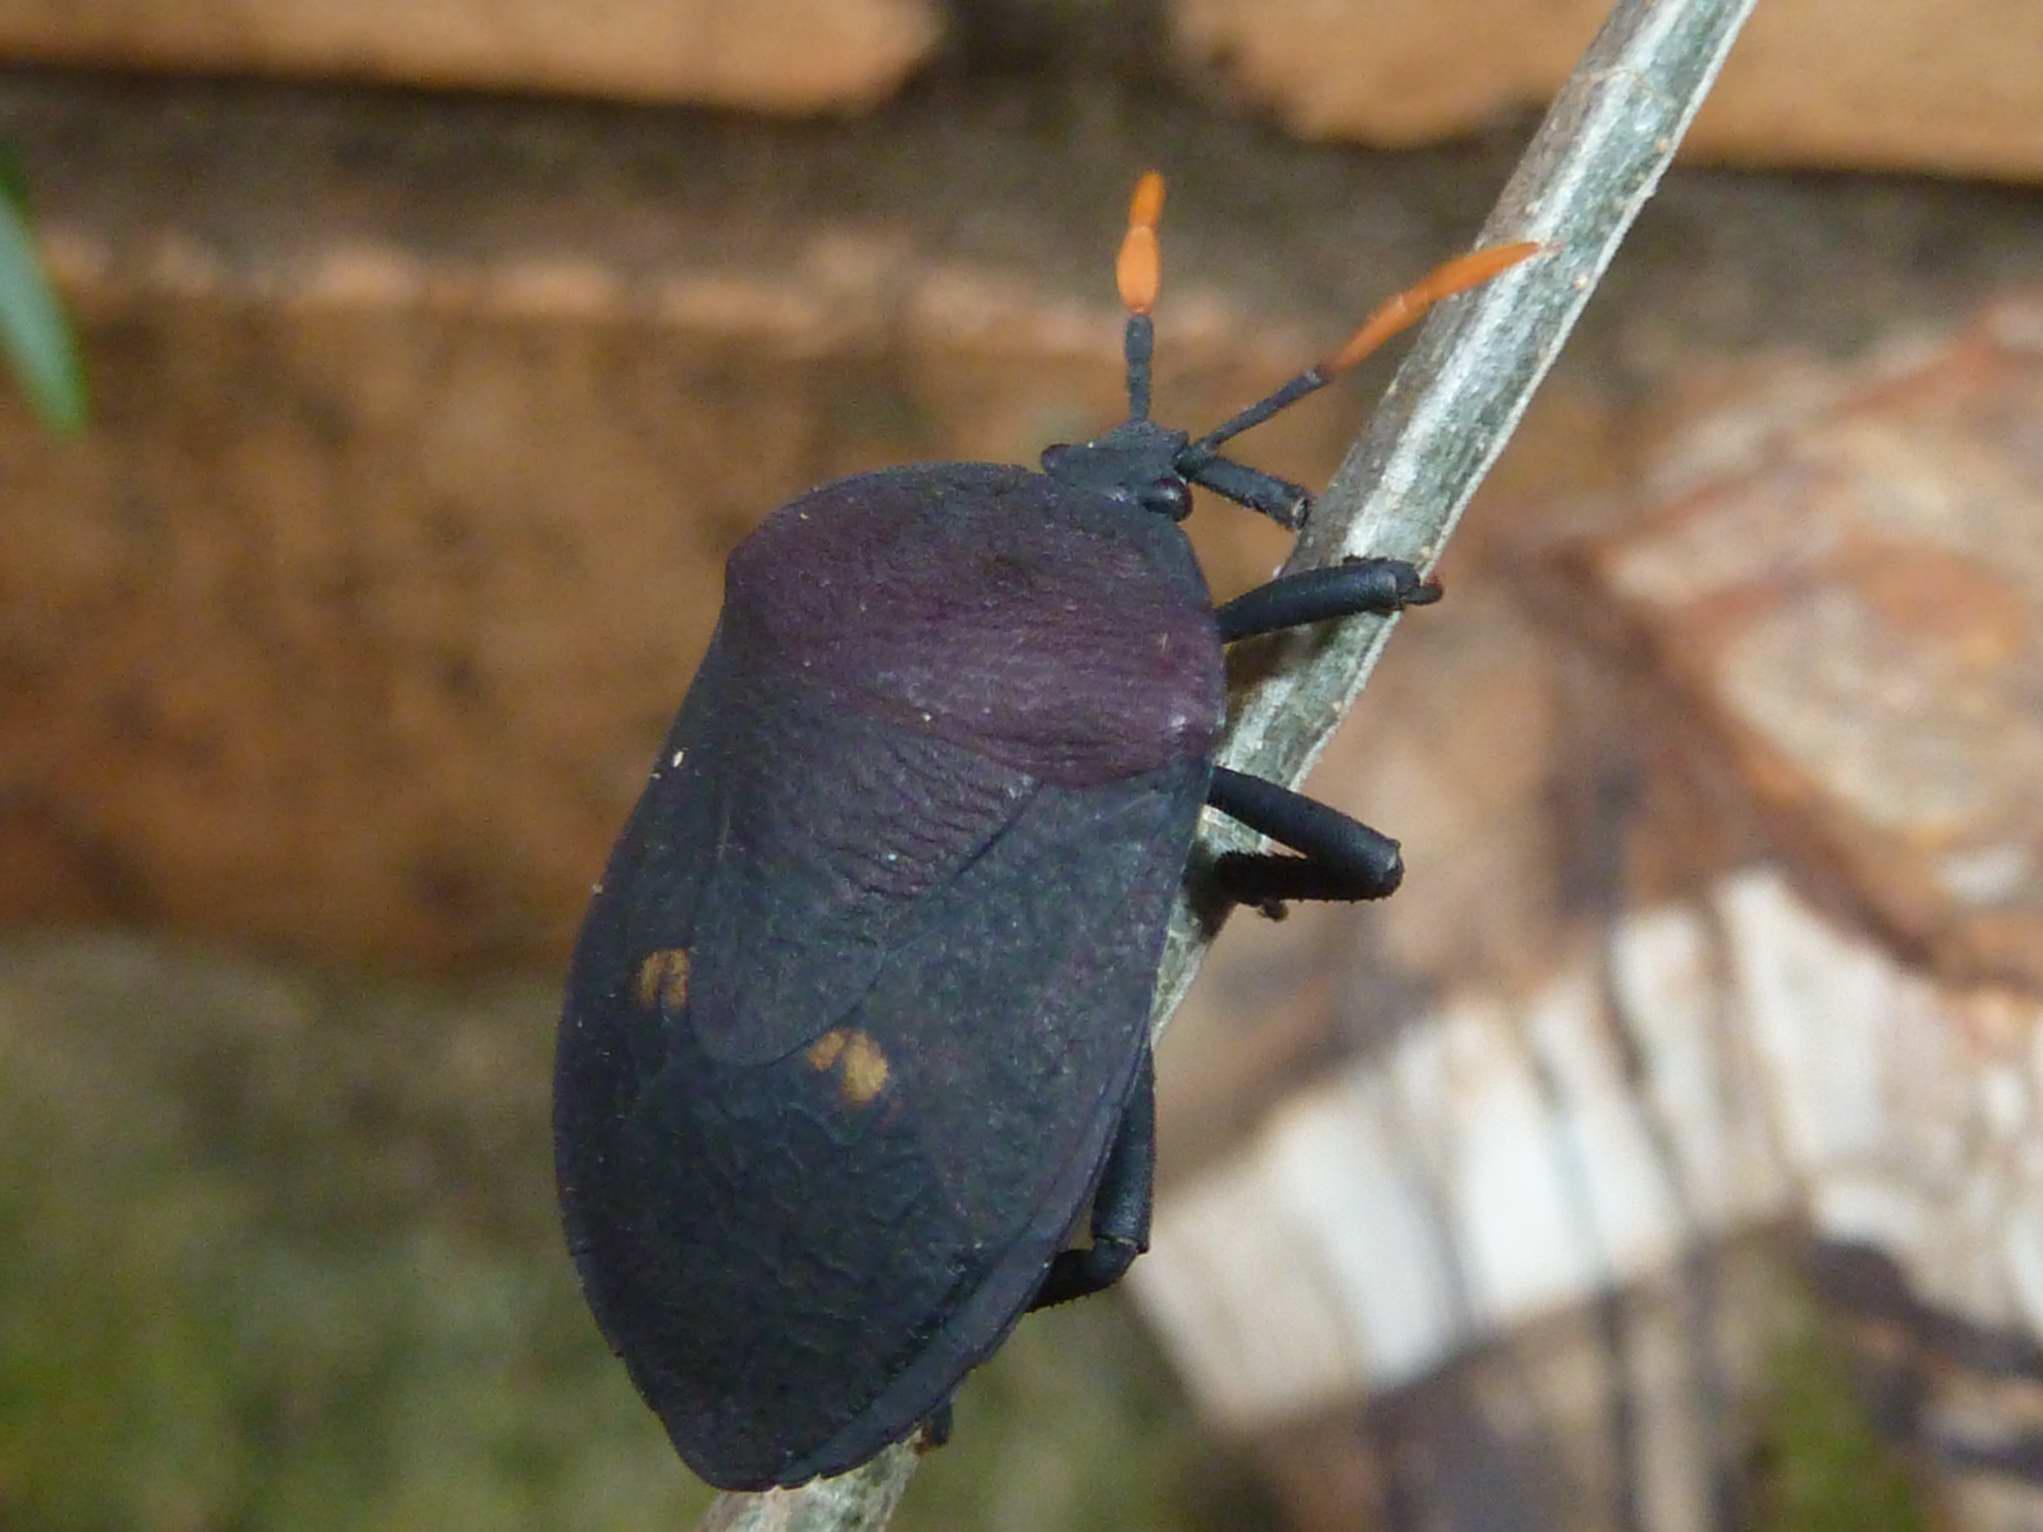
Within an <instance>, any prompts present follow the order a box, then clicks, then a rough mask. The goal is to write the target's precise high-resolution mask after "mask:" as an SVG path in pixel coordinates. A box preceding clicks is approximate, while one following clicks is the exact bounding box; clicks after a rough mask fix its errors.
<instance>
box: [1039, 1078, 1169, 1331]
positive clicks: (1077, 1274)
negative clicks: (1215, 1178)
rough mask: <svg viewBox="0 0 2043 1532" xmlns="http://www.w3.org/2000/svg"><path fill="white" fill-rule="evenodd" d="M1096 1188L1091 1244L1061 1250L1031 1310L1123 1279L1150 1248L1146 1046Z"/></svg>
mask: <svg viewBox="0 0 2043 1532" xmlns="http://www.w3.org/2000/svg"><path fill="white" fill-rule="evenodd" d="M1138 1067H1139V1070H1140V1073H1139V1074H1138V1075H1137V1076H1136V1079H1135V1091H1134V1094H1133V1095H1131V1096H1129V1098H1128V1107H1127V1110H1126V1111H1124V1112H1123V1113H1122V1114H1121V1125H1120V1126H1119V1127H1118V1128H1116V1129H1115V1130H1114V1146H1113V1148H1111V1149H1109V1150H1108V1151H1107V1163H1106V1168H1105V1169H1104V1170H1102V1171H1101V1172H1100V1184H1099V1189H1098V1190H1097V1191H1095V1192H1094V1193H1093V1194H1092V1243H1091V1244H1090V1245H1088V1246H1087V1247H1086V1248H1085V1249H1083V1250H1064V1251H1060V1252H1059V1253H1058V1255H1057V1258H1056V1259H1055V1260H1054V1261H1052V1262H1051V1263H1050V1274H1049V1275H1048V1276H1047V1277H1045V1278H1044V1279H1043V1285H1042V1287H1041V1288H1040V1289H1038V1290H1037V1293H1036V1297H1035V1301H1034V1302H1033V1303H1031V1304H1030V1305H1029V1307H1030V1308H1031V1309H1047V1308H1048V1307H1050V1305H1051V1304H1053V1303H1065V1302H1068V1301H1069V1300H1071V1299H1073V1298H1083V1297H1084V1296H1085V1295H1086V1294H1088V1293H1096V1292H1099V1291H1100V1290H1101V1289H1103V1288H1108V1287H1112V1286H1113V1285H1114V1284H1115V1283H1116V1282H1118V1281H1120V1280H1121V1277H1122V1276H1123V1274H1125V1273H1126V1271H1127V1270H1128V1268H1129V1267H1130V1266H1132V1265H1134V1264H1135V1257H1136V1256H1138V1255H1140V1254H1141V1253H1142V1252H1143V1251H1145V1250H1147V1249H1148V1248H1149V1210H1150V1204H1151V1203H1152V1201H1153V1200H1154V1198H1155V1193H1156V1063H1155V1060H1154V1059H1153V1058H1152V1057H1151V1056H1150V1052H1149V1047H1148V1045H1147V1044H1144V1045H1143V1048H1142V1063H1141V1064H1140V1066H1138Z"/></svg>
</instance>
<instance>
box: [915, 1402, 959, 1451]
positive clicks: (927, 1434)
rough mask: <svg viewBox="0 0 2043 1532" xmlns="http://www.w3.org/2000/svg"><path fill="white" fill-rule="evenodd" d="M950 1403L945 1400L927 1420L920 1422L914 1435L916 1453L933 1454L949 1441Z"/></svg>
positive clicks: (932, 1411) (931, 1412)
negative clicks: (918, 1428)
mask: <svg viewBox="0 0 2043 1532" xmlns="http://www.w3.org/2000/svg"><path fill="white" fill-rule="evenodd" d="M951 1419H952V1411H951V1401H950V1400H948V1399H946V1400H944V1402H943V1403H942V1404H940V1405H938V1406H937V1407H936V1408H935V1409H933V1410H931V1411H930V1412H929V1418H928V1419H926V1420H924V1421H923V1422H922V1428H921V1429H920V1430H919V1431H917V1432H916V1433H915V1450H916V1451H917V1452H919V1453H920V1452H934V1451H936V1449H937V1448H939V1447H941V1446H943V1445H945V1444H946V1443H947V1442H949V1441H950V1439H951Z"/></svg>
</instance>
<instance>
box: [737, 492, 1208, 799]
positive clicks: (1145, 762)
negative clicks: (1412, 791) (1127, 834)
mask: <svg viewBox="0 0 2043 1532" xmlns="http://www.w3.org/2000/svg"><path fill="white" fill-rule="evenodd" d="M724 623H725V626H726V629H727V631H728V632H729V633H730V635H731V638H732V640H733V642H734V645H735V646H736V647H737V648H738V650H740V651H741V652H742V653H744V655H745V656H746V659H747V661H748V668H752V669H754V673H755V676H757V677H758V679H759V681H760V682H761V684H768V685H770V684H772V680H773V677H774V676H775V675H776V674H778V675H781V676H785V677H788V678H790V679H792V678H795V677H799V678H800V679H802V680H805V681H808V682H811V683H815V684H820V685H823V686H826V687H829V688H830V689H832V690H833V691H835V692H837V693H839V694H840V695H841V696H843V697H844V698H845V702H846V705H847V706H848V707H851V708H854V709H856V710H858V711H861V712H867V713H871V714H874V715H877V716H881V717H885V718H887V719H888V720H889V721H890V722H893V723H897V724H899V725H902V726H905V727H908V728H911V729H928V730H930V731H932V732H934V733H936V734H938V735H941V736H943V737H946V738H949V739H952V740H954V741H956V742H958V743H961V744H965V745H968V746H969V747H970V748H972V749H975V750H978V751H980V752H982V753H983V754H985V755H987V756H989V757H991V758H992V759H994V760H997V761H1000V762H1002V763H1003V764H1006V765H1010V766H1013V767H1015V768H1017V769H1020V770H1023V771H1026V772H1028V773H1029V774H1030V775H1031V776H1035V777H1038V778H1041V779H1042V780H1045V781H1051V782H1060V783H1064V784H1067V785H1072V786H1080V785H1085V784H1089V783H1096V782H1104V781H1112V780H1116V779H1118V778H1123V777H1128V776H1133V775H1135V774H1137V773H1139V772H1143V771H1149V770H1154V769H1156V768H1158V767H1161V766H1166V765H1169V764H1171V763H1172V762H1174V761H1178V760H1183V759H1186V758H1188V757H1196V756H1202V755H1205V754H1207V753H1208V752H1209V751H1210V750H1211V748H1212V745H1213V742H1214V740H1215V738H1216V737H1217V735H1218V732H1219V726H1220V721H1221V716H1222V709H1223V706H1224V685H1225V681H1224V667H1223V664H1222V660H1221V649H1220V641H1219V636H1218V631H1217V629H1216V628H1215V627H1214V623H1213V618H1212V609H1211V599H1210V597H1209V596H1208V594H1207V590H1206V584H1205V581H1204V579H1203V578H1202V577H1201V575H1200V573H1199V570H1198V565H1197V562H1196V561H1195V560H1194V559H1193V557H1192V552H1191V547H1190V545H1189V544H1188V543H1186V541H1185V539H1184V535H1183V533H1181V532H1180V531H1179V530H1178V529H1177V527H1176V526H1175V525H1173V524H1172V523H1171V522H1169V521H1168V520H1166V519H1164V518H1162V517H1159V516H1156V515H1154V514H1151V513H1149V512H1144V511H1139V510H1133V509H1129V508H1126V507H1121V506H1117V505H1115V504H1113V503H1111V502H1108V501H1106V500H1104V499H1102V498H1100V497H1098V496H1095V495H1091V494H1089V493H1086V492H1084V491H1080V490H1075V489H1073V488H1071V487H1070V486H1067V485H1062V484H1058V483H1057V482H1055V481H1053V480H1051V479H1048V478H1045V477H1044V476H1043V475H1041V474H1036V473H1030V472H1028V471H1027V470H1025V469H1020V468H1012V467H1005V466H998V465H993V464H977V463H948V464H940V465H929V466H924V467H919V468H903V469H892V470H889V471H887V472H884V473H875V474H865V475H861V476H860V477H857V478H852V479H845V480H842V481H840V482H838V483H835V484H830V485H826V486H824V487H823V488H822V489H819V490H816V491H814V492H813V493H811V494H808V495H805V496H803V497H802V498H801V499H799V500H796V501H794V502H792V503H791V504H789V505H787V506H784V507H783V508H782V509H780V510H779V511H777V512H775V513H774V514H773V516H772V517H770V518H769V519H768V520H767V521H766V523H765V524H764V525H763V526H761V527H760V529H759V530H758V531H757V532H755V533H754V534H753V535H752V536H751V537H750V538H748V539H747V540H746V541H745V542H744V543H743V544H742V545H741V546H740V547H739V548H738V550H737V551H736V552H735V553H734V554H733V555H732V556H731V561H730V569H729V575H728V579H727V583H726V590H725V605H724Z"/></svg>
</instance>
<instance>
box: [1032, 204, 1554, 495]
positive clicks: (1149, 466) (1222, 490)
mask: <svg viewBox="0 0 2043 1532" xmlns="http://www.w3.org/2000/svg"><path fill="white" fill-rule="evenodd" d="M1162 216H1163V177H1162V176H1161V175H1159V174H1158V173H1157V172H1155V171H1154V170H1151V171H1146V172H1144V174H1143V175H1142V177H1141V179H1140V180H1138V181H1137V182H1136V183H1135V195H1134V196H1133V197H1132V198H1131V199H1130V201H1129V204H1128V233H1127V235H1126V236H1125V237H1124V238H1123V239H1122V241H1121V253H1120V256H1119V258H1118V259H1117V260H1116V261H1115V262H1114V282H1115V285H1116V286H1117V287H1118V288H1119V289H1120V293H1121V303H1122V305H1123V306H1124V307H1125V308H1126V309H1127V310H1128V323H1127V328H1126V332H1125V342H1124V349H1125V351H1126V354H1127V358H1128V418H1127V419H1126V420H1124V421H1122V422H1121V424H1119V425H1117V426H1115V427H1114V428H1113V430H1111V431H1109V432H1107V433H1106V435H1104V436H1097V437H1094V438H1093V439H1092V440H1091V441H1088V442H1081V443H1078V444H1077V445H1075V446H1072V445H1061V444H1060V445H1058V446H1054V447H1050V448H1048V449H1046V450H1045V451H1044V453H1043V472H1044V473H1046V474H1048V475H1049V476H1050V477H1051V478H1053V479H1056V480H1059V481H1060V482H1062V483H1065V484H1071V485H1075V486H1078V487H1080V488H1083V489H1090V490H1093V491H1095V492H1097V493H1099V494H1102V495H1105V496H1106V497H1107V498H1108V499H1111V500H1116V501H1119V502H1121V503H1123V504H1127V505H1131V506H1135V507H1138V508H1140V509H1142V510H1147V511H1156V512H1158V513H1160V514H1163V515H1167V516H1169V517H1170V518H1171V519H1172V520H1173V521H1183V520H1184V519H1185V517H1187V516H1189V515H1190V514H1191V512H1192V491H1191V486H1192V485H1194V484H1197V485H1200V486H1202V487H1204V488H1206V489H1210V490H1212V491H1213V492H1214V493H1215V494H1217V495H1221V496H1224V497H1225V498H1226V499H1229V500H1232V501H1234V502H1235V503H1236V504H1237V505H1245V506H1247V507H1248V508H1249V509H1250V510H1252V511H1261V512H1262V513H1263V514H1264V515H1265V516H1268V517H1269V518H1270V519H1271V520H1273V521H1275V522H1277V523H1278V524H1279V525H1280V526H1284V527H1289V528H1291V529H1292V530H1294V531H1295V530H1296V529H1298V528H1299V527H1302V526H1304V525H1305V518H1306V517H1307V516H1308V515H1309V514H1311V511H1312V497H1311V495H1309V494H1308V493H1307V492H1306V491H1305V490H1304V489H1303V488H1302V487H1301V486H1299V485H1296V484H1293V483H1291V482H1290V481H1289V480H1288V479H1280V478H1278V477H1277V476H1276V475H1275V474H1270V473H1265V472H1263V471H1262V470H1261V469H1259V468H1251V467H1249V466H1248V465H1247V464H1246V463H1237V462H1235V461H1234V460H1233V459H1231V458H1226V457H1222V456H1221V454H1220V447H1221V444H1222V443H1223V442H1226V441H1228V440H1229V439H1231V438H1233V437H1236V436H1239V435H1240V434H1241V433H1242V432H1244V431H1246V430H1248V429H1249V427H1251V426H1258V425H1261V424H1262V423H1263V422H1264V421H1266V420H1268V419H1269V418H1270V417H1271V416H1272V415H1274V414H1276V413H1277V412H1278V411H1279V410H1282V409H1285V408H1287V407H1288V406H1290V405H1293V404H1296V403H1297V402H1298V401H1299V400H1300V399H1303V398H1304V397H1305V396H1306V395H1307V394H1310V393H1315V392H1317V391H1318V390H1320V389H1322V388H1324V387H1326V385H1327V384H1328V383H1330V382H1331V381H1332V380H1333V379H1335V378H1337V377H1339V376H1340V375H1341V374H1342V373H1344V372H1346V371H1347V370H1348V369H1349V368H1351V367H1354V366H1356V365H1357V364H1359V363H1360V362H1361V361H1362V359H1363V358H1364V357H1367V356H1368V355H1370V354H1371V353H1372V352H1374V351H1375V350H1376V349H1377V348H1378V347H1379V346H1381V345H1382V344H1383V343H1384V342H1385V341H1387V340H1389V339H1390V338H1391V337H1392V336H1393V335H1395V334H1397V333H1398V332H1399V331H1400V330H1404V329H1407V328H1409V327H1410V326H1412V325H1413V324H1416V323H1417V322H1418V320H1419V318H1420V316H1422V315H1423V314H1424V313H1425V312H1426V310H1427V309H1429V308H1431V307H1432V306H1433V305H1434V304H1435V303H1437V302H1439V301H1440V300H1441V299H1442V298H1446V297H1450V296H1452V295H1453V294H1455V293H1458V292H1462V291H1465V290H1466V289H1468V288H1471V287H1475V286H1477V285H1478V284H1480V283H1483V282H1487V281H1489V280H1490V278H1492V277H1494V276H1497V275H1498V274H1499V273H1501V272H1504V271H1507V270H1509V269H1510V268H1511V267H1513V266H1515V265H1517V264H1518V263H1519V262H1520V261H1522V260H1524V259H1526V258H1527V257H1528V256H1532V255H1536V254H1537V253H1538V252H1539V251H1540V250H1541V248H1543V247H1541V246H1540V245H1537V244H1533V243H1519V244H1511V245H1492V246H1489V247H1487V248H1485V249H1481V250H1476V251H1472V252H1471V253H1469V254H1467V255H1464V256H1459V257H1457V258H1456V259H1454V260H1451V261H1448V262H1446V263H1445V264H1444V265H1441V266H1439V267H1436V268H1435V269H1434V270H1433V271H1432V272H1430V273H1428V274H1427V275H1426V276H1425V277H1423V278H1421V279H1420V280H1419V281H1418V282H1417V283H1416V284H1414V285H1413V286H1411V287H1408V288H1406V289H1405V290H1404V291H1403V292H1401V293H1398V294H1396V295H1395V296H1394V297H1392V298H1390V299H1389V300H1387V301H1386V302H1384V303H1381V304H1379V305H1377V307H1376V309H1375V311H1374V312H1373V313H1371V314H1370V316H1369V317H1368V318H1367V319H1365V320H1363V321H1362V323H1361V325H1360V327H1359V328H1357V329H1356V331H1355V333H1354V334H1353V335H1351V336H1349V337H1348V341H1347V344H1345V345H1344V346H1342V347H1341V348H1340V349H1339V350H1338V351H1335V352H1333V353H1332V354H1331V355H1329V356H1327V357H1325V358H1323V359H1322V360H1320V361H1317V362H1315V363H1313V364H1312V366H1310V367H1308V368H1306V369H1305V371H1303V372H1301V373H1299V374H1298V376H1297V377H1295V378H1292V379H1291V380H1290V381H1289V382H1287V383H1284V384H1283V385H1282V386H1280V387H1278V388H1276V389H1274V390H1273V391H1272V392H1271V393H1269V394H1268V395H1266V396H1265V397H1263V398H1262V399H1259V400H1257V401H1256V402H1255V403H1254V404H1252V405H1250V406H1249V407H1248V408H1247V409H1245V410H1243V411H1241V412H1240V413H1239V414H1237V415H1234V416H1232V417H1230V418H1229V419H1227V420H1225V421H1223V422H1222V423H1221V424H1219V425H1217V426H1215V427H1214V428H1213V429H1212V430H1210V431H1208V432H1207V433H1206V434H1205V435H1204V436H1201V437H1199V438H1198V439H1197V440H1194V439H1193V438H1192V437H1191V435H1190V433H1189V432H1185V431H1173V430H1171V429H1169V428H1168V427H1166V426H1160V425H1158V424H1157V423H1156V422H1155V421H1153V420H1151V419H1150V418H1149V379H1150V365H1149V364H1150V357H1151V355H1152V353H1153V352H1154V350H1155V346H1156V326H1155V323H1154V321H1152V320H1151V318H1150V317H1149V316H1150V310H1151V309H1152V308H1154V307H1155V305H1156V294H1157V290H1158V288H1159V287H1160V286H1161V285H1162V276H1163V259H1162V255H1161V252H1160V250H1159V248H1158V245H1157V241H1156V225H1157V222H1158V220H1159V219H1160V218H1161V217H1162Z"/></svg>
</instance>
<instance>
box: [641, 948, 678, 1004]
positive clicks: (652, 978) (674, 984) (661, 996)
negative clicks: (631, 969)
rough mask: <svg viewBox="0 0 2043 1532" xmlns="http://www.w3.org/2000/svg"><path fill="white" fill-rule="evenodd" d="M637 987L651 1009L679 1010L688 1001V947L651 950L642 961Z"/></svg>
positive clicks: (642, 999)
mask: <svg viewBox="0 0 2043 1532" xmlns="http://www.w3.org/2000/svg"><path fill="white" fill-rule="evenodd" d="M633 989H634V992H635V993H636V994H637V996H638V1003H639V1005H640V1006H641V1007H642V1008H643V1009H645V1010H648V1011H650V1010H651V1009H653V1007H655V1006H658V1007H659V1008H660V1009H662V1010H666V1011H678V1010H680V1009H681V1008H682V1007H683V1006H685V1005H687V1004H688V949H687V948H686V947H665V948H662V949H661V950H660V951H658V952H649V953H647V954H646V956H645V959H644V961H643V962H641V963H640V964H639V965H638V976H637V978H636V980H635V981H634V983H633Z"/></svg>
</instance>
